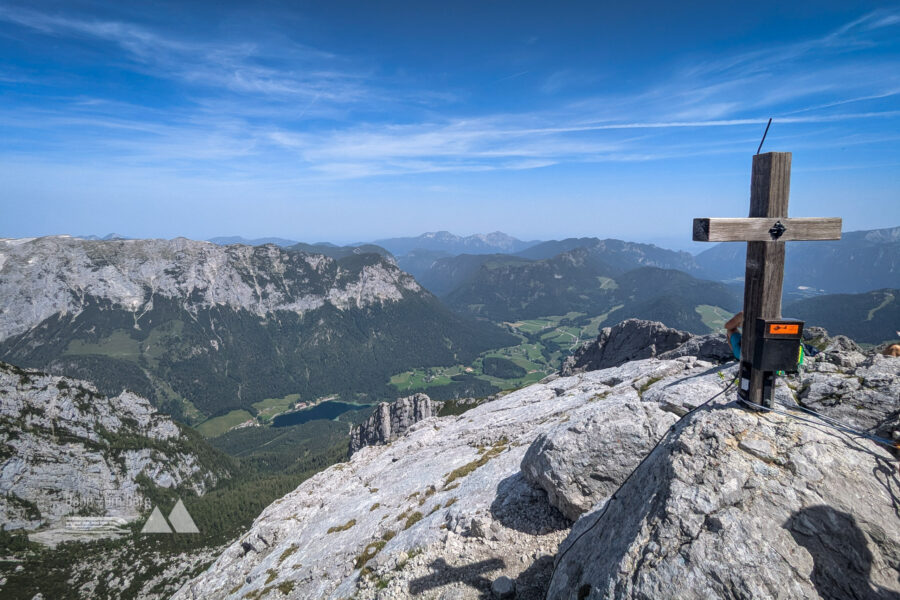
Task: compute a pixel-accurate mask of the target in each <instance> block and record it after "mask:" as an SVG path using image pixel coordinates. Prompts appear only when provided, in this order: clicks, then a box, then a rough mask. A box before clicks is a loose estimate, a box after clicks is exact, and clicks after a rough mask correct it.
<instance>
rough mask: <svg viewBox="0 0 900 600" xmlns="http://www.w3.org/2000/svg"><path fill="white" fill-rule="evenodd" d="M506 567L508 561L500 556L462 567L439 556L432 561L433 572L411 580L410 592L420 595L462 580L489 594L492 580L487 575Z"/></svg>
mask: <svg viewBox="0 0 900 600" xmlns="http://www.w3.org/2000/svg"><path fill="white" fill-rule="evenodd" d="M504 567H506V563H505V562H503V560H502V559H499V558H492V559H489V560H483V561H481V562H477V563H472V564H470V565H463V566H461V567H453V566H450V565H449V564H447V561H446V560H444V559H443V558H438V559H435V560H434V562H432V563H431V571H432V573H431V574H430V575H426V576H424V577H419V578H418V579H413V580H412V581H410V582H409V593H410V594H411V595H413V596H418V595H419V594H424V593H425V592H427V591H428V590H432V589H434V588H438V587H441V586H444V585H448V584H451V583H456V582H461V583H464V584H466V585H468V586H469V587H473V588H475V589H476V590H479V591H480V592H483V593H485V594H487V595H488V596H489V595H490V590H491V581H492V580H491V579H489V578H488V577H485V575H486V574H487V573H490V572H492V571H498V570H500V569H503V568H504ZM486 597H487V596H486Z"/></svg>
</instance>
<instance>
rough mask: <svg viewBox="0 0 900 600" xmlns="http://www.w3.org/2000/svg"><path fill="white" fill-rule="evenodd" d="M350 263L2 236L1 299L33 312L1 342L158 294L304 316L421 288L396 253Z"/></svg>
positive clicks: (271, 251) (192, 247)
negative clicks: (96, 305)
mask: <svg viewBox="0 0 900 600" xmlns="http://www.w3.org/2000/svg"><path fill="white" fill-rule="evenodd" d="M354 267H355V268H348V267H347V263H342V262H340V261H336V260H334V259H331V258H328V257H326V256H323V255H319V254H306V253H302V252H289V251H287V250H284V249H282V248H278V247H277V246H274V245H265V246H255V247H254V246H242V245H233V246H219V245H216V244H213V243H210V242H199V241H193V240H188V239H185V238H176V239H173V240H120V239H115V240H104V241H91V240H83V239H79V238H72V237H68V236H51V237H42V238H25V239H0V303H2V304H3V305H4V306H28V307H29V310H2V311H0V340H3V339H5V338H7V337H10V336H13V335H16V334H20V333H22V332H25V331H27V330H29V329H30V328H32V327H34V326H36V325H38V324H40V323H41V322H42V321H44V320H45V319H47V318H48V317H50V316H52V315H54V314H58V313H63V314H67V315H69V316H71V315H74V314H78V313H79V312H80V311H81V310H82V309H83V308H84V306H85V303H86V301H87V300H89V299H94V300H98V299H99V300H105V301H107V302H109V303H110V304H111V305H113V306H116V307H121V308H124V309H126V310H128V311H130V312H132V313H134V315H135V325H137V321H138V319H139V317H140V315H141V314H142V313H144V312H147V311H149V310H152V307H153V298H154V296H157V297H162V298H175V299H178V300H180V301H182V302H184V304H185V308H187V309H188V310H192V311H196V310H197V309H198V308H204V307H205V308H208V307H212V306H223V305H224V306H228V307H230V308H233V309H241V310H246V311H249V312H252V313H254V314H257V315H265V314H267V313H271V312H274V311H289V312H293V313H297V314H303V313H305V312H308V311H311V310H315V309H317V308H320V307H322V306H324V305H326V304H327V305H330V306H333V307H335V308H338V309H346V308H349V307H356V308H363V307H365V306H368V305H370V304H375V303H382V302H392V301H398V300H401V299H402V298H403V294H404V293H405V292H415V293H418V292H420V291H421V288H420V287H419V284H418V283H416V281H415V279H413V278H412V277H411V276H410V275H408V274H406V273H404V272H402V271H400V270H399V269H398V268H397V266H396V264H395V263H394V262H393V261H392V260H391V259H389V258H384V257H375V256H374V255H373V256H372V259H371V260H370V261H368V262H366V263H365V264H360V265H354Z"/></svg>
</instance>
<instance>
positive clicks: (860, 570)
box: [783, 506, 900, 600]
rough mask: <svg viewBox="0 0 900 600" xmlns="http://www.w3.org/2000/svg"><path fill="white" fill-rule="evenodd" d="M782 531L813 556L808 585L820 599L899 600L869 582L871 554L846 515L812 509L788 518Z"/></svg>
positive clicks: (895, 593) (852, 522)
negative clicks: (812, 587) (810, 584)
mask: <svg viewBox="0 0 900 600" xmlns="http://www.w3.org/2000/svg"><path fill="white" fill-rule="evenodd" d="M783 527H784V528H785V529H787V530H788V531H789V532H790V534H791V536H793V538H794V541H796V542H797V543H798V544H800V545H801V546H803V547H804V548H806V550H807V552H809V553H810V555H811V556H812V559H813V571H812V573H811V574H810V581H812V584H813V585H814V586H815V588H816V591H817V592H818V593H819V595H820V596H821V597H822V598H826V599H834V600H838V599H845V598H856V599H866V600H869V599H871V600H900V593H898V592H895V591H891V590H888V589H886V588H884V587H882V586H880V585H877V584H874V583H872V582H871V572H872V552H871V551H870V550H869V546H868V543H867V541H866V538H865V536H864V535H863V532H862V531H861V530H860V528H859V526H857V524H856V519H854V518H853V516H852V515H850V514H849V513H845V512H841V511H838V510H835V509H833V508H831V507H830V506H812V507H809V508H804V509H803V510H800V511H798V512H796V513H794V514H793V515H791V517H790V518H789V519H788V520H787V521H785V523H784V525H783Z"/></svg>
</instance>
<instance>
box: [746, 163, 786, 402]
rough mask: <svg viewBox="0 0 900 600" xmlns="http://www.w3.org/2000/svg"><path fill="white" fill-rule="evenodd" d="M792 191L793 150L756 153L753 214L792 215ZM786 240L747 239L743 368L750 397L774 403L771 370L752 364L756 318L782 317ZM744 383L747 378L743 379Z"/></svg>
mask: <svg viewBox="0 0 900 600" xmlns="http://www.w3.org/2000/svg"><path fill="white" fill-rule="evenodd" d="M790 192H791V153H790V152H768V153H766V154H757V155H755V156H754V157H753V170H752V175H751V178H750V214H749V215H748V216H749V217H750V218H759V217H767V218H772V217H776V218H781V217H787V215H788V201H789V197H790ZM784 244H785V243H784V242H781V241H771V242H747V270H746V272H745V275H744V327H743V334H742V337H741V370H740V376H741V379H742V380H743V379H744V377H745V376H746V375H749V385H750V387H749V389H747V390H745V391H746V393H747V400H749V401H750V402H753V403H754V404H760V405H762V406H769V407H771V397H767V396H769V395H768V394H764V393H763V391H764V386H765V384H766V383H767V382H766V378H768V379H769V382H768V383H769V385H772V382H771V377H772V374H771V373H766V372H765V371H760V370H758V369H754V368H752V364H751V360H752V358H753V353H754V350H755V347H756V327H755V323H756V319H757V318H759V317H762V318H764V319H780V318H781V292H782V286H783V282H784V254H785V246H784ZM741 383H742V384H744V382H743V381H742V382H741Z"/></svg>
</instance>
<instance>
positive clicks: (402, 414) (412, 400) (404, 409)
mask: <svg viewBox="0 0 900 600" xmlns="http://www.w3.org/2000/svg"><path fill="white" fill-rule="evenodd" d="M442 404H443V403H441V402H433V401H432V400H431V398H429V397H428V396H426V395H425V394H415V395H413V396H407V397H406V398H400V399H399V400H396V401H395V402H391V403H388V402H382V403H380V404H379V405H378V406H376V407H375V411H374V412H373V413H372V416H371V417H369V418H368V420H366V422H365V423H363V424H362V425H359V426H358V427H354V428H353V429H352V430H351V431H350V454H353V453H354V452H356V451H357V450H359V449H360V448H362V447H364V446H374V445H378V444H387V443H388V442H391V441H393V440H395V439H397V438H398V437H400V436H401V435H403V434H405V433H406V432H407V431H409V428H410V427H412V425H413V424H415V423H418V422H419V421H422V420H424V419H430V418H431V417H435V416H437V414H438V412H439V411H440V410H441V405H442Z"/></svg>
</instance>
